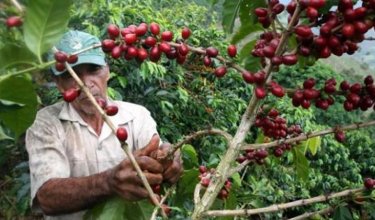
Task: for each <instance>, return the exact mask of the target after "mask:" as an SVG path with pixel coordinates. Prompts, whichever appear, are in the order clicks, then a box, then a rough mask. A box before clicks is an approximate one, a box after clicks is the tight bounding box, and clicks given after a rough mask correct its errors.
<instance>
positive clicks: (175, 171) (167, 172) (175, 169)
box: [156, 143, 184, 184]
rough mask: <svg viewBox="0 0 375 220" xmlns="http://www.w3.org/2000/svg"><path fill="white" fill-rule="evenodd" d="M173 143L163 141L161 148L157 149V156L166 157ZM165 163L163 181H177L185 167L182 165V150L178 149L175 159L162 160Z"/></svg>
mask: <svg viewBox="0 0 375 220" xmlns="http://www.w3.org/2000/svg"><path fill="white" fill-rule="evenodd" d="M170 147H171V145H170V144H169V143H163V144H162V145H161V146H160V149H158V151H157V156H156V158H160V157H165V156H166V155H167V154H168V151H169V149H170ZM161 163H162V165H163V169H164V172H163V181H166V182H169V183H172V184H173V183H176V182H177V181H178V179H179V178H180V176H181V175H182V173H183V172H184V168H183V167H182V162H181V155H180V151H179V150H178V151H176V152H175V154H174V157H173V160H168V159H167V160H166V161H161Z"/></svg>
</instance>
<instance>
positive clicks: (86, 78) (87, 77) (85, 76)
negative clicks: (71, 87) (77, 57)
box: [80, 71, 94, 88]
mask: <svg viewBox="0 0 375 220" xmlns="http://www.w3.org/2000/svg"><path fill="white" fill-rule="evenodd" d="M80 78H81V80H82V82H83V84H84V85H86V86H87V87H89V88H90V87H92V86H93V85H94V83H93V78H92V76H91V74H90V73H89V72H87V71H85V72H83V73H81V74H80Z"/></svg>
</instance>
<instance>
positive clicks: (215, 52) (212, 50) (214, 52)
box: [206, 47, 219, 57]
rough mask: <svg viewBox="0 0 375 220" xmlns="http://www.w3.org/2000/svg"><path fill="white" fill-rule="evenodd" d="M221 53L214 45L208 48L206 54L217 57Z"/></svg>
mask: <svg viewBox="0 0 375 220" xmlns="http://www.w3.org/2000/svg"><path fill="white" fill-rule="evenodd" d="M218 54H219V51H218V50H217V49H216V48H214V47H209V48H207V49H206V55H207V56H209V57H216V56H217V55H218Z"/></svg>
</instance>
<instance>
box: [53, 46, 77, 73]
mask: <svg viewBox="0 0 375 220" xmlns="http://www.w3.org/2000/svg"><path fill="white" fill-rule="evenodd" d="M54 58H55V60H56V63H55V68H56V70H57V71H59V72H64V71H65V70H66V69H65V62H68V63H70V64H74V63H76V62H77V61H78V56H77V55H76V54H72V55H68V54H67V53H65V52H64V51H57V52H55V54H54Z"/></svg>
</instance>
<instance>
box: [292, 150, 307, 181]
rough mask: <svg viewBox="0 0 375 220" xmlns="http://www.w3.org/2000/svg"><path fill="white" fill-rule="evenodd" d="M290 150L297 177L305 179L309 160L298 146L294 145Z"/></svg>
mask: <svg viewBox="0 0 375 220" xmlns="http://www.w3.org/2000/svg"><path fill="white" fill-rule="evenodd" d="M292 152H293V158H294V159H293V162H294V166H295V167H296V172H297V177H298V178H300V179H301V180H303V181H307V180H308V177H309V161H308V160H307V159H306V157H305V155H304V153H303V152H302V151H301V149H300V148H298V147H294V148H293V150H292Z"/></svg>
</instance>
